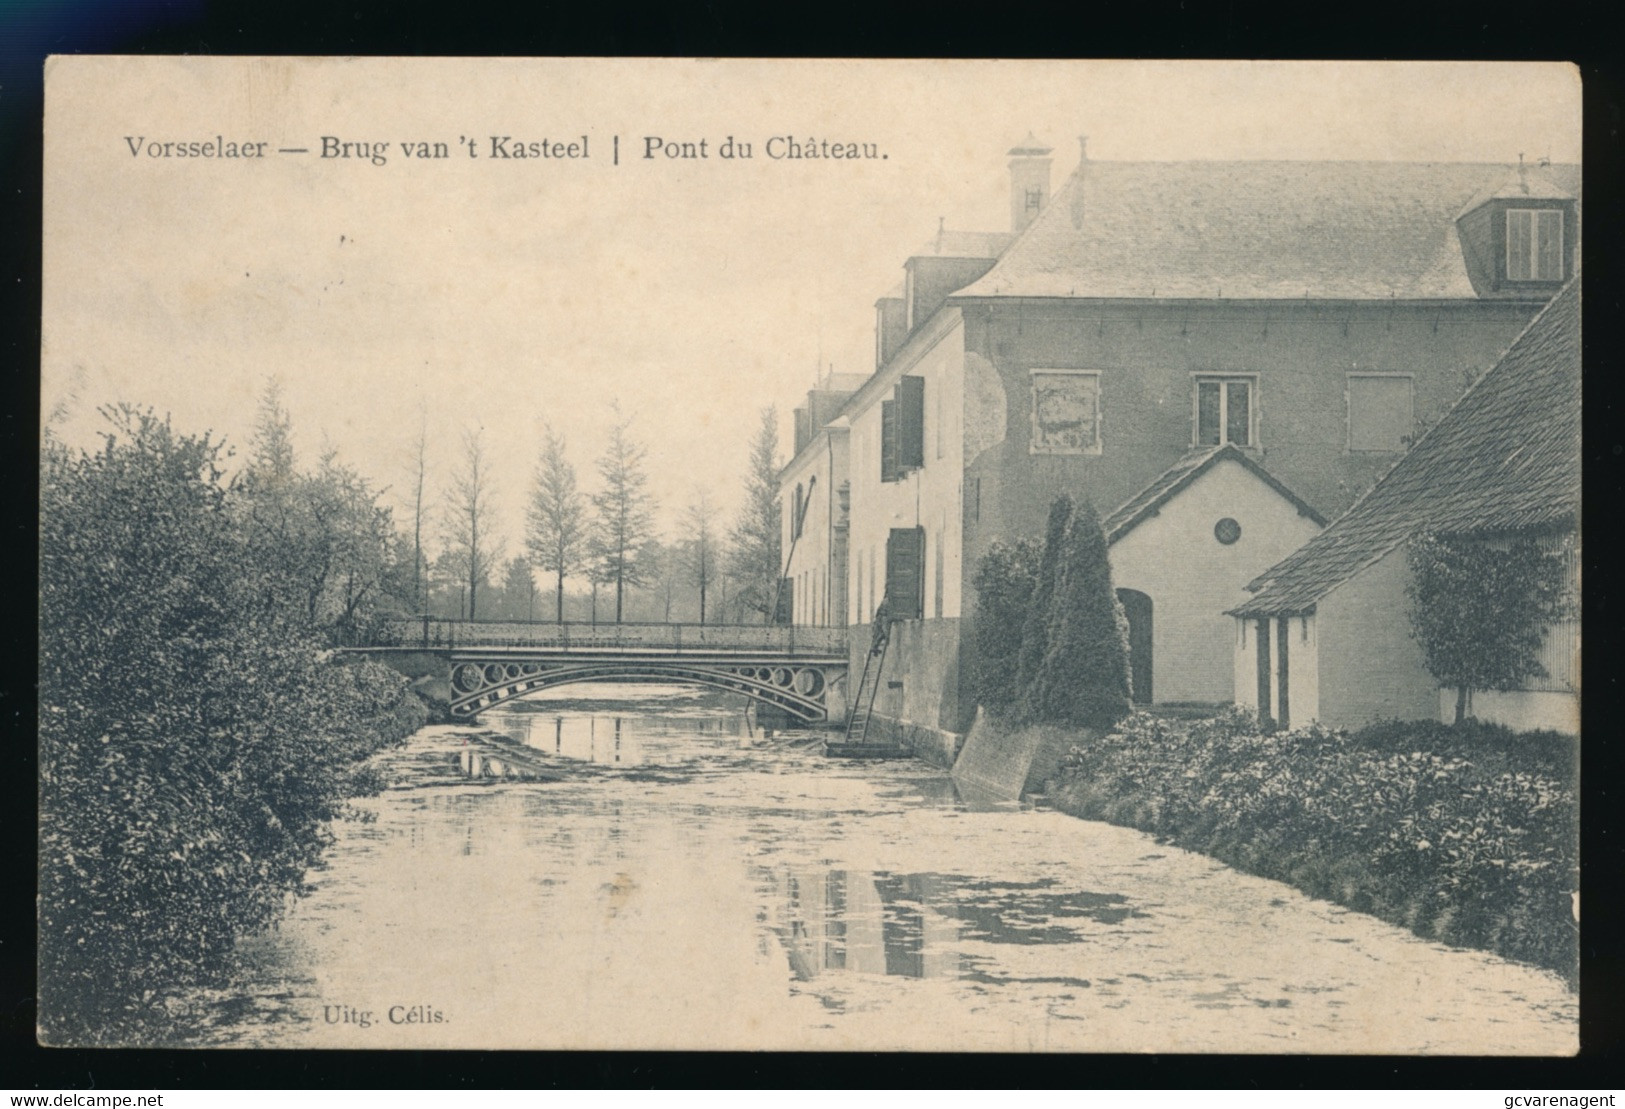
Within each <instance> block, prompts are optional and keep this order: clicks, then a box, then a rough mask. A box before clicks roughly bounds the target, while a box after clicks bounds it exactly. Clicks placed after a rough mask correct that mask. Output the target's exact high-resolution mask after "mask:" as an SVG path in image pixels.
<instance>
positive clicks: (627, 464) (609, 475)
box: [592, 401, 654, 624]
mask: <svg viewBox="0 0 1625 1109" xmlns="http://www.w3.org/2000/svg"><path fill="white" fill-rule="evenodd" d="M611 408H612V409H613V411H614V413H615V422H614V424H613V425H611V427H610V432H609V446H608V447H607V448H605V450H604V453H603V455H602V456H601V457H600V458H599V459H598V476H599V477H600V478H602V479H603V482H604V487H603V489H602V490H600V491H599V492H597V493H595V494H593V498H592V503H593V508H594V509H595V510H596V512H597V515H598V521H597V528H596V537H597V544H596V546H597V548H598V553H599V554H601V556H602V558H603V561H604V572H605V574H606V575H607V578H606V584H607V582H609V581H613V582H614V583H615V622H616V623H617V624H619V623H620V622H621V610H622V605H623V602H624V600H625V595H626V587H627V586H629V585H630V586H638V585H642V584H643V582H644V576H645V575H644V570H643V567H642V566H640V564H639V562H640V560H639V558H638V554H639V552H640V551H641V550H642V548H643V545H644V544H645V543H646V542H648V541H649V539H651V538H652V537H653V526H654V513H653V508H652V505H651V503H650V499H649V494H648V492H647V490H646V488H645V486H647V484H648V480H649V479H648V475H646V474H645V473H644V472H643V456H644V450H643V447H641V446H640V445H638V444H637V443H636V442H634V441H633V440H632V438H631V436H630V435H629V434H628V432H629V431H630V429H631V424H632V419H631V417H630V416H623V415H622V414H621V406H620V403H619V402H618V401H617V402H615V403H614V404H612V405H611Z"/></svg>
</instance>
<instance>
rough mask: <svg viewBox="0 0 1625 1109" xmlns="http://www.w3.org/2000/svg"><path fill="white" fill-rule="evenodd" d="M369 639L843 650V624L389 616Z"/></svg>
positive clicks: (397, 643)
mask: <svg viewBox="0 0 1625 1109" xmlns="http://www.w3.org/2000/svg"><path fill="white" fill-rule="evenodd" d="M373 640H374V641H373V642H372V643H370V644H368V646H374V647H422V648H426V649H430V650H436V649H438V650H446V649H455V648H459V647H514V648H526V647H530V648H547V649H553V650H566V651H568V650H582V651H592V650H603V649H614V650H658V651H670V652H674V653H683V652H689V651H692V652H696V653H703V652H710V651H771V652H775V653H784V654H790V655H795V654H808V655H827V654H844V653H845V651H846V644H847V630H846V629H845V628H830V627H814V626H808V625H803V626H799V627H798V626H796V625H793V624H590V623H563V624H557V623H542V622H531V621H523V620H477V621H471V620H441V619H435V618H432V617H429V618H425V617H419V618H416V619H409V620H397V621H392V622H390V623H388V624H386V625H384V626H383V627H381V628H380V629H379V634H377V635H375V636H374V637H373Z"/></svg>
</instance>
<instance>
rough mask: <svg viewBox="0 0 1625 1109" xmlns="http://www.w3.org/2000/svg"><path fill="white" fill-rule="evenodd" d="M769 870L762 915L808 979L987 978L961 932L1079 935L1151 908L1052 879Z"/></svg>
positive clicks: (994, 939)
mask: <svg viewBox="0 0 1625 1109" xmlns="http://www.w3.org/2000/svg"><path fill="white" fill-rule="evenodd" d="M765 878H766V881H765V885H766V892H767V895H768V897H769V898H770V899H771V900H772V901H773V902H774V904H775V908H774V910H772V911H771V912H767V911H764V912H763V914H762V919H764V920H769V921H771V925H770V926H771V927H772V929H773V931H774V932H776V933H777V935H778V937H779V940H780V942H781V943H782V945H783V947H784V951H785V954H786V956H787V957H788V959H789V962H790V969H791V972H792V973H793V974H794V975H795V977H796V979H797V980H799V981H804V982H805V981H809V980H811V979H813V978H815V977H817V976H818V975H819V974H821V973H823V972H825V971H852V972H856V973H859V974H889V975H896V976H900V977H904V978H964V979H969V980H974V981H988V980H989V978H988V976H987V975H986V974H985V973H984V972H983V970H982V969H981V967H982V964H983V962H984V961H985V960H983V959H980V958H977V957H974V956H969V955H967V954H965V953H964V952H963V951H962V950H961V949H960V945H961V943H962V941H981V942H984V943H997V944H1068V943H1076V942H1079V941H1083V940H1086V939H1087V938H1088V933H1089V931H1090V926H1091V925H1106V926H1115V925H1118V924H1121V923H1123V922H1124V921H1126V920H1129V919H1130V918H1135V917H1144V916H1145V915H1146V914H1145V913H1144V912H1142V911H1140V910H1138V909H1135V908H1133V907H1132V906H1130V905H1129V904H1128V903H1127V899H1126V898H1124V897H1123V896H1121V895H1119V894H1110V893H1095V892H1092V891H1089V890H1064V889H1057V888H1054V887H1055V886H1056V882H1055V881H1054V879H1038V880H1036V881H1032V882H990V881H986V880H977V879H973V878H969V877H967V876H965V875H961V874H933V873H922V874H892V873H888V872H886V871H872V872H871V871H857V870H838V869H832V870H818V869H793V868H780V869H778V870H776V871H771V872H765ZM1001 980H1002V979H1001ZM1076 984H1078V985H1083V986H1087V985H1088V984H1089V983H1087V982H1083V981H1079V982H1077V983H1076Z"/></svg>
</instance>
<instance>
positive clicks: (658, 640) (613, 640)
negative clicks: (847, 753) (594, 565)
mask: <svg viewBox="0 0 1625 1109" xmlns="http://www.w3.org/2000/svg"><path fill="white" fill-rule="evenodd" d="M846 644H847V634H846V629H845V628H809V627H799V628H798V627H793V626H779V625H761V624H755V625H745V624H539V623H526V622H471V621H465V620H433V619H419V620H414V621H402V622H400V623H397V624H395V625H393V626H391V627H389V628H387V629H386V630H385V633H384V634H383V635H382V636H380V638H379V640H378V641H377V644H376V645H375V646H370V647H360V648H352V649H353V650H357V651H363V652H365V653H367V654H370V655H373V656H375V657H377V658H379V659H380V661H385V662H391V663H393V664H395V665H397V666H398V667H400V668H402V669H406V670H407V671H408V672H409V673H410V672H412V671H413V670H416V671H417V672H418V673H419V674H420V675H421V674H422V673H423V665H422V664H423V662H424V656H425V655H428V656H432V657H433V658H434V659H437V660H440V661H441V662H443V663H444V666H443V667H439V669H440V670H441V675H440V676H441V677H444V678H445V679H446V680H447V682H448V683H449V687H450V688H449V694H448V701H449V708H450V712H451V716H452V718H453V719H456V720H472V719H474V717H475V715H476V714H478V713H480V712H482V711H484V710H485V709H489V708H494V707H496V706H497V705H500V704H502V703H503V702H505V701H511V700H514V699H515V698H517V697H523V696H525V695H526V694H530V693H537V692H540V691H542V690H544V689H552V688H555V687H558V686H563V685H573V684H575V683H578V682H675V683H683V684H688V685H703V686H709V687H711V688H714V689H722V690H726V691H728V692H730V693H740V694H743V695H745V696H747V697H751V698H753V699H754V700H756V701H758V702H761V703H763V704H767V705H772V706H774V707H775V708H778V709H782V710H783V711H785V712H787V713H789V714H790V715H791V716H794V717H796V718H797V719H800V720H805V721H809V722H818V721H824V720H829V719H839V718H841V717H844V715H845V712H846V698H845V692H846V690H845V687H846V667H847V662H846V658H847V654H846ZM409 662H410V665H407V664H408V663H409Z"/></svg>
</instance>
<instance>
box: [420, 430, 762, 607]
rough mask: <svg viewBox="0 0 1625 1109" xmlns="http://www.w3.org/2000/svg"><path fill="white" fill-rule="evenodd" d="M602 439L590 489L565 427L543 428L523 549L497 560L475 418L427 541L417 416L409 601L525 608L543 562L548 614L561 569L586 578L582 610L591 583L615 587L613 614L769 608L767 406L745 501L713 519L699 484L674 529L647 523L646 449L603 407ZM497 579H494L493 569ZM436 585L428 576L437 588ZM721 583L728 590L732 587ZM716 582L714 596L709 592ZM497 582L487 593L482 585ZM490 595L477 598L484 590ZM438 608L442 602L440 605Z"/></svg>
mask: <svg viewBox="0 0 1625 1109" xmlns="http://www.w3.org/2000/svg"><path fill="white" fill-rule="evenodd" d="M612 411H613V422H612V424H611V426H610V432H609V442H608V444H607V445H606V447H605V449H604V452H603V454H602V455H600V456H599V458H598V460H597V463H596V467H595V468H596V470H597V478H598V480H597V483H596V488H595V489H594V490H592V491H591V492H590V493H589V492H585V491H583V489H582V487H581V482H580V480H579V479H578V476H577V474H576V470H575V467H574V466H573V465H572V463H571V462H570V460H569V458H568V455H567V451H566V447H567V443H566V440H565V437H564V436H563V435H562V434H561V433H559V432H558V431H557V430H556V429H555V428H553V427H551V426H546V427H544V429H543V434H542V440H541V444H540V453H539V457H538V460H537V463H536V467H535V471H534V473H533V475H532V479H531V483H530V489H529V492H528V496H527V498H526V506H525V521H524V541H523V546H522V551H523V553H521V554H518V555H515V556H514V557H512V558H509V559H507V561H506V562H504V560H503V553H502V544H501V542H500V541H499V540H498V538H497V536H496V534H495V529H494V528H493V526H492V523H493V522H492V509H491V505H492V499H493V492H492V490H493V485H494V481H495V476H496V475H495V472H494V467H493V464H492V460H491V453H490V451H489V449H488V446H487V444H486V442H485V439H484V434H483V432H482V431H481V430H478V429H474V430H469V431H466V432H465V433H464V435H463V438H462V442H461V444H460V451H459V457H458V460H457V464H456V467H455V469H454V471H453V473H452V474H451V475H450V478H449V480H448V482H447V485H446V497H445V504H444V509H443V522H444V527H443V529H442V532H441V538H442V549H441V551H440V553H439V555H438V557H437V558H435V559H434V560H433V561H432V562H431V561H430V560H429V559H428V556H427V554H426V552H425V548H424V522H425V513H426V512H427V506H426V503H425V488H426V483H427V476H426V475H427V472H428V463H427V455H428V435H427V425H426V422H425V423H423V424H420V427H419V433H418V437H417V439H416V441H415V444H414V451H413V456H412V477H413V482H414V484H413V521H412V549H413V559H414V564H413V573H412V582H413V596H412V600H413V608H414V610H415V611H418V612H428V611H431V610H439V611H444V610H445V609H448V608H450V607H451V601H452V592H453V590H455V597H456V601H455V611H456V614H457V615H458V616H461V617H466V618H468V619H478V618H480V617H481V616H482V615H483V616H485V617H486V618H491V617H493V616H494V617H496V618H524V619H533V618H534V617H535V609H536V596H537V589H536V581H535V577H534V574H535V573H536V572H540V573H542V574H545V575H547V576H548V577H550V578H551V579H552V587H553V588H552V594H553V598H552V599H553V604H552V606H551V607H552V609H553V613H552V615H553V619H554V620H557V621H560V622H562V621H563V620H564V619H565V612H566V607H567V606H566V599H567V598H566V582H567V580H571V579H574V580H578V581H579V580H583V579H584V580H585V581H586V582H587V583H588V585H589V586H590V587H591V609H590V613H591V619H592V620H594V621H595V622H596V620H597V619H598V598H599V591H600V589H606V590H608V589H612V590H613V596H614V620H615V622H617V623H619V622H621V621H622V620H624V619H627V618H628V616H629V612H630V608H631V606H632V605H633V603H634V601H636V603H637V604H636V607H637V608H638V609H639V616H638V618H641V619H646V620H647V619H661V620H669V619H670V618H671V615H672V611H673V604H674V601H678V599H679V596H680V595H683V594H686V595H687V600H682V601H679V607H681V608H684V609H687V610H689V611H693V609H690V608H689V605H690V604H695V605H696V606H697V611H698V617H699V621H700V622H701V623H706V622H718V621H717V617H718V616H719V610H720V617H721V619H722V620H724V621H726V620H728V619H729V618H730V617H731V618H732V619H734V620H745V619H766V618H767V617H768V616H769V615H770V610H771V607H772V604H773V595H774V592H775V588H774V587H775V586H776V584H777V581H778V576H779V574H780V573H781V567H780V564H779V563H780V549H779V548H780V542H779V501H778V477H777V471H778V463H779V460H778V432H777V413H776V412H775V411H774V410H773V409H767V410H765V411H764V412H763V413H762V419H761V424H760V427H759V429H758V431H757V434H756V437H755V440H754V442H753V445H752V452H751V464H750V470H749V473H748V475H747V480H746V502H745V505H744V508H743V510H742V511H741V514H740V516H739V518H738V519H737V521H736V522H735V524H734V526H733V527H732V528H731V529H728V530H727V534H726V535H725V534H724V531H725V529H724V525H723V523H722V522H721V520H720V519H719V515H718V511H717V508H716V506H715V502H714V500H713V498H712V495H711V493H710V492H709V491H708V490H706V489H704V488H700V489H697V490H696V491H695V492H694V494H693V496H692V497H691V498H690V500H689V502H688V504H687V505H686V506H685V507H684V509H683V511H682V512H681V514H680V515H679V518H678V521H679V522H678V534H677V535H676V536H675V537H673V538H671V539H669V540H665V539H662V537H661V536H660V535H659V533H658V531H657V528H656V525H655V510H656V505H655V502H654V499H653V497H652V496H651V494H650V493H649V490H648V471H647V467H646V462H647V450H646V448H645V447H644V446H643V444H642V443H641V442H639V441H638V439H637V438H636V436H635V435H634V433H633V428H632V419H631V417H630V416H629V415H627V414H625V413H623V412H622V411H621V409H620V406H619V405H618V404H616V405H613V406H612ZM499 572H500V574H501V579H502V580H501V583H500V584H495V579H496V578H497V576H498V574H499ZM436 586H438V587H439V589H437V588H436ZM730 590H731V595H730ZM719 592H720V594H721V598H720V600H721V603H720V604H719V603H718V599H717V596H716V595H717V594H718V593H719ZM492 594H495V596H494V598H491V595H492ZM482 596H483V597H487V598H491V599H492V600H493V601H494V603H486V604H483V605H482V601H481V598H482ZM448 614H449V613H448Z"/></svg>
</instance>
